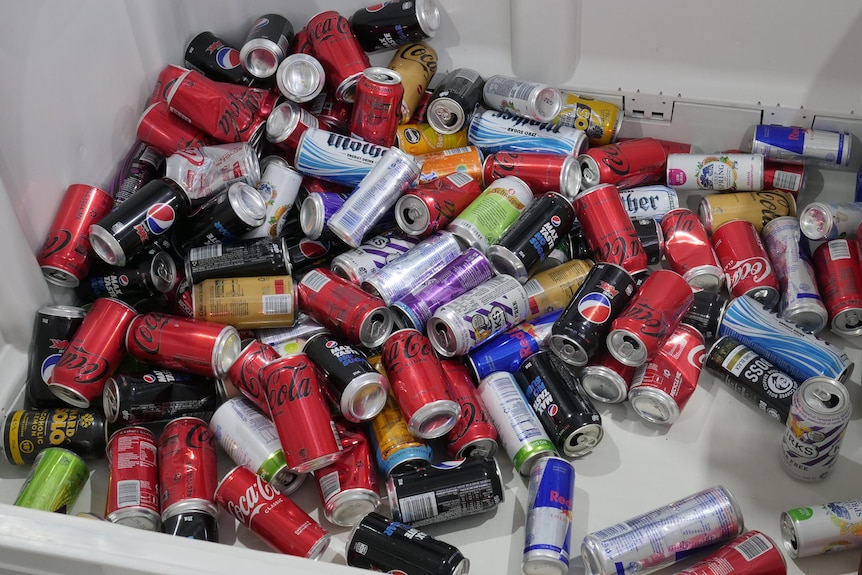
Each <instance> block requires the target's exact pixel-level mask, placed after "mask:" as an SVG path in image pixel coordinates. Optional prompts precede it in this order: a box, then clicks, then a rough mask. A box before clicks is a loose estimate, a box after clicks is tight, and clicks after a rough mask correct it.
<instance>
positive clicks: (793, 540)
mask: <svg viewBox="0 0 862 575" xmlns="http://www.w3.org/2000/svg"><path fill="white" fill-rule="evenodd" d="M860 521H862V500H859V499H846V500H844V501H834V502H831V503H824V504H822V505H810V506H807V507H797V508H795V509H788V510H787V511H783V512H782V513H781V539H782V542H783V543H784V550H785V551H786V552H787V553H788V555H790V556H791V557H792V558H794V559H801V558H802V557H811V556H813V555H823V554H824V553H834V552H836V551H845V550H849V549H858V548H860V547H862V536H860V534H859V532H858V531H857V530H855V529H853V527H852V526H853V525H858V524H859V522H860Z"/></svg>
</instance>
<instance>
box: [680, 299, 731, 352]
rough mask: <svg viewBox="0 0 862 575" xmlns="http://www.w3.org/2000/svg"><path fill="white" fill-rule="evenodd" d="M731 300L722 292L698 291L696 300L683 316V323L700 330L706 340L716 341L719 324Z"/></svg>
mask: <svg viewBox="0 0 862 575" xmlns="http://www.w3.org/2000/svg"><path fill="white" fill-rule="evenodd" d="M729 301H730V299H729V298H728V297H727V296H726V295H724V294H723V293H722V292H718V291H715V292H711V291H706V290H700V291H696V292H694V302H693V303H692V304H691V307H690V308H688V312H686V314H685V315H684V316H683V317H682V321H681V323H684V324H686V325H690V326H691V327H693V328H695V329H696V330H697V331H699V332H700V333H701V334H702V335H703V339H704V341H715V339H716V338H717V337H718V326H719V324H720V323H721V318H722V316H723V315H724V310H725V308H727V304H728V302H729Z"/></svg>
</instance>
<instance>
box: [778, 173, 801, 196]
mask: <svg viewBox="0 0 862 575" xmlns="http://www.w3.org/2000/svg"><path fill="white" fill-rule="evenodd" d="M801 183H802V176H801V175H799V174H794V173H793V172H782V171H781V170H776V172H775V176H773V180H772V185H773V186H774V187H776V188H779V189H782V190H793V191H795V192H798V191H799V188H800V187H801Z"/></svg>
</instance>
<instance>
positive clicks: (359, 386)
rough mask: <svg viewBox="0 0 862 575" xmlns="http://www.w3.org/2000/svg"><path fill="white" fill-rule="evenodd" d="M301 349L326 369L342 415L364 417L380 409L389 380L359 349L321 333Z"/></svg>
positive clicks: (374, 414)
mask: <svg viewBox="0 0 862 575" xmlns="http://www.w3.org/2000/svg"><path fill="white" fill-rule="evenodd" d="M302 353H304V354H305V355H307V356H308V357H309V358H310V359H311V361H313V362H314V363H315V364H316V365H317V367H319V368H320V369H321V370H323V372H324V373H326V386H327V390H328V391H329V392H330V394H331V396H332V399H333V403H335V404H336V405H337V406H338V408H339V411H340V412H341V414H342V415H343V416H344V418H345V419H347V420H348V421H353V422H358V421H365V420H368V419H371V418H373V417H375V416H376V415H377V414H378V413H380V411H381V410H382V409H383V406H384V405H385V404H386V399H387V398H388V397H389V381H388V380H387V379H386V378H385V377H384V376H383V375H381V374H380V373H379V372H378V371H377V370H376V369H374V368H373V367H372V366H371V363H369V361H368V359H367V358H366V357H365V356H364V355H363V354H362V352H360V351H359V350H358V349H356V348H355V347H353V346H352V345H350V344H347V343H343V342H341V341H339V340H337V339H335V338H334V337H332V335H330V334H328V333H320V334H317V335H314V336H312V337H311V338H310V339H309V340H308V341H307V342H306V343H305V347H303V349H302Z"/></svg>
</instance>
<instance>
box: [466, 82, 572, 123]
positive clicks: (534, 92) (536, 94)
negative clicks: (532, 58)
mask: <svg viewBox="0 0 862 575" xmlns="http://www.w3.org/2000/svg"><path fill="white" fill-rule="evenodd" d="M482 99H483V100H484V102H485V105H486V106H487V107H489V108H493V109H494V110H499V111H501V112H506V111H508V112H511V113H513V114H516V115H518V116H521V117H522V118H529V119H531V120H535V121H537V122H550V121H551V120H553V119H554V118H556V117H557V114H559V113H560V109H561V108H562V105H563V97H562V95H561V94H560V91H559V90H557V89H556V88H551V87H550V86H547V85H545V84H538V83H535V82H525V81H524V80H519V79H517V78H510V77H508V76H500V75H497V76H491V77H490V78H488V79H487V80H485V85H484V86H483V87H482Z"/></svg>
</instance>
